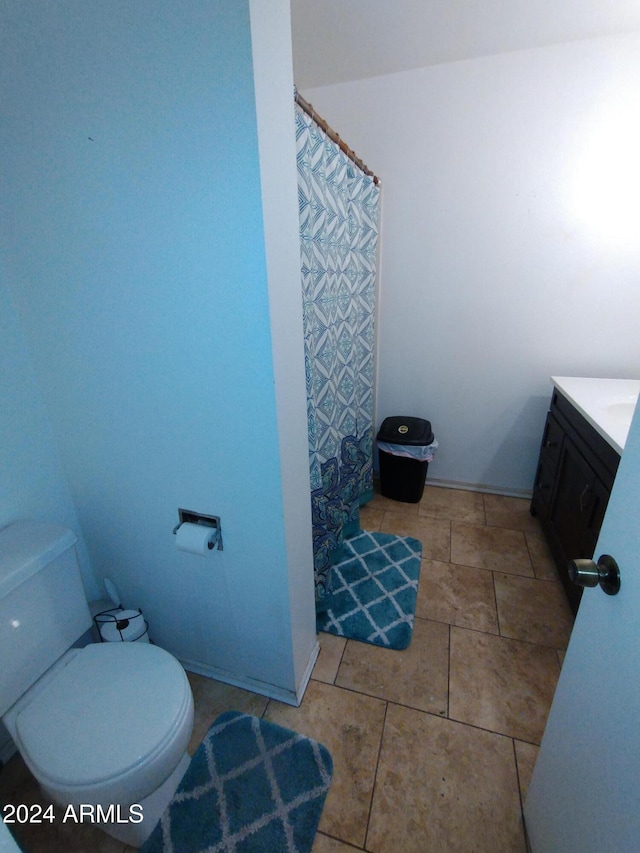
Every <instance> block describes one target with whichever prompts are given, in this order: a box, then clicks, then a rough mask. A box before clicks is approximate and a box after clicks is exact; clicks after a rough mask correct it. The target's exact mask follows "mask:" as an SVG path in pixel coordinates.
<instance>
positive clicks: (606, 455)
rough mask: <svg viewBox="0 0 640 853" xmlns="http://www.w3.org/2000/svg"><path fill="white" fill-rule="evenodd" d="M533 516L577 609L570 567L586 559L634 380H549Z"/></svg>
mask: <svg viewBox="0 0 640 853" xmlns="http://www.w3.org/2000/svg"><path fill="white" fill-rule="evenodd" d="M552 382H553V385H554V389H553V393H552V395H551V404H550V406H549V411H548V413H547V419H546V423H545V427H544V432H543V436H542V444H541V447H540V458H539V460H538V468H537V471H536V478H535V482H534V486H533V496H532V499H531V514H532V515H535V516H537V517H538V518H539V519H540V522H541V524H542V528H543V530H544V533H545V535H546V538H547V541H548V543H549V546H550V549H551V553H552V554H553V557H554V560H555V562H556V565H557V568H558V573H559V575H560V580H561V581H562V583H563V586H564V588H565V591H566V593H567V597H568V599H569V603H570V604H571V607H572V609H573V612H574V613H575V612H576V611H577V609H578V605H579V603H580V597H581V595H582V589H581V588H580V587H578V586H575V585H574V584H573V583H571V581H570V580H569V575H568V565H569V562H570V561H571V560H574V559H576V558H582V557H584V558H588V559H590V558H592V557H593V556H594V550H595V546H596V542H597V540H598V535H599V533H600V527H601V525H602V520H603V518H604V513H605V510H606V508H607V503H608V501H609V495H610V494H611V489H612V487H613V481H614V479H615V476H616V471H617V470H618V464H619V462H620V456H621V454H622V451H623V450H624V444H625V441H626V438H627V434H628V432H629V426H630V424H631V418H632V417H633V412H634V410H635V406H636V402H637V399H638V392H639V391H640V381H638V380H627V379H587V378H578V377H562V376H560V377H556V376H554V377H552Z"/></svg>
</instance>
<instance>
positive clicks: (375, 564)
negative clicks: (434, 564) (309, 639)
mask: <svg viewBox="0 0 640 853" xmlns="http://www.w3.org/2000/svg"><path fill="white" fill-rule="evenodd" d="M342 547H343V556H342V559H341V561H340V562H339V563H336V564H335V565H334V566H333V567H332V581H331V584H332V589H331V603H330V605H329V609H328V610H326V611H325V612H324V613H321V614H319V615H318V620H317V626H318V630H319V631H325V632H326V633H328V634H337V635H338V636H340V637H348V638H349V639H351V640H361V641H362V642H364V643H373V644H374V645H376V646H384V647H386V648H389V649H406V648H407V646H408V645H409V643H410V642H411V637H412V635H413V620H414V616H415V611H416V598H417V596H418V579H419V577H420V560H421V558H422V543H421V542H419V541H418V540H417V539H411V538H410V537H408V536H393V535H392V534H390V533H368V532H367V531H366V530H363V531H361V532H360V533H359V534H358V535H357V536H354V537H353V538H352V539H347V540H346V541H345V542H344V544H343V546H342Z"/></svg>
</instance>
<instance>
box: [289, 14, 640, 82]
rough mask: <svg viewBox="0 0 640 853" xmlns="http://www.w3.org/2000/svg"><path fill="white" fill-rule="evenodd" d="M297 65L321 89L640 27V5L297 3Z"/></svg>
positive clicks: (297, 74) (302, 77)
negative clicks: (348, 81)
mask: <svg viewBox="0 0 640 853" xmlns="http://www.w3.org/2000/svg"><path fill="white" fill-rule="evenodd" d="M291 18H292V31H293V68H294V79H295V81H296V85H297V86H298V88H299V89H301V90H302V91H303V92H304V90H305V89H310V88H314V87H316V86H326V85H330V84H333V83H343V82H346V81H347V80H360V79H363V78H366V77H376V76H378V75H381V74H392V73H394V72H397V71H408V70H410V69H413V68H422V67H424V66H427V65H435V64H437V63H440V62H455V61H457V60H461V59H471V58H474V57H478V56H488V55H491V54H496V53H508V52H510V51H514V50H526V49H528V48H535V47H544V46H546V45H552V44H559V43H561V42H567V41H576V40H579V39H585V38H594V37H598V36H607V35H615V34H619V33H626V32H633V31H638V30H640V0H291Z"/></svg>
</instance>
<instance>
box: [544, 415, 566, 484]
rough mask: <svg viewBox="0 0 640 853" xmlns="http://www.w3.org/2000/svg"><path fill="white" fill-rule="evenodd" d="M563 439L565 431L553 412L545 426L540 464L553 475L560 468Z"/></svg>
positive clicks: (548, 416)
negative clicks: (559, 461)
mask: <svg viewBox="0 0 640 853" xmlns="http://www.w3.org/2000/svg"><path fill="white" fill-rule="evenodd" d="M563 437H564V430H563V429H562V427H561V426H560V424H559V423H558V421H557V420H556V419H555V418H554V416H553V415H552V414H551V412H549V414H548V415H547V421H546V423H545V425H544V433H543V435H542V444H541V446H540V462H541V463H543V464H544V465H545V466H546V467H547V468H548V469H549V471H550V472H551V474H554V473H555V471H556V468H557V467H558V460H559V459H560V450H561V448H562V439H563Z"/></svg>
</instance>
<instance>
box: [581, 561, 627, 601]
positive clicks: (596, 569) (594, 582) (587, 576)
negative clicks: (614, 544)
mask: <svg viewBox="0 0 640 853" xmlns="http://www.w3.org/2000/svg"><path fill="white" fill-rule="evenodd" d="M569 577H570V579H571V580H572V581H573V583H575V584H577V585H578V586H583V587H589V586H598V584H599V585H600V588H601V589H602V590H603V591H604V592H606V593H607V595H617V593H618V592H620V569H619V568H618V564H617V563H616V561H615V560H614V559H613V557H610V556H609V555H608V554H603V555H602V556H601V557H600V559H599V560H598V562H597V563H594V562H593V560H572V561H571V562H570V563H569Z"/></svg>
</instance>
